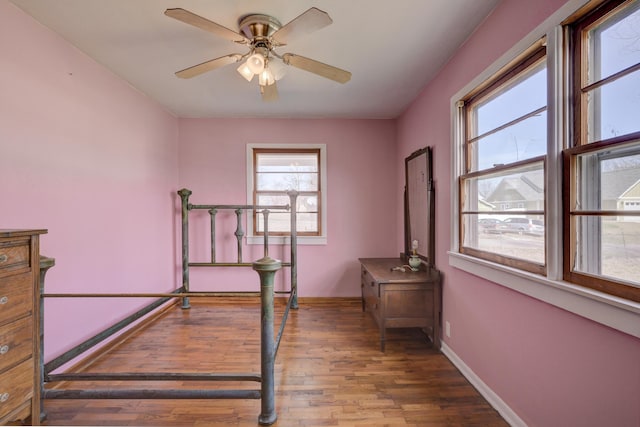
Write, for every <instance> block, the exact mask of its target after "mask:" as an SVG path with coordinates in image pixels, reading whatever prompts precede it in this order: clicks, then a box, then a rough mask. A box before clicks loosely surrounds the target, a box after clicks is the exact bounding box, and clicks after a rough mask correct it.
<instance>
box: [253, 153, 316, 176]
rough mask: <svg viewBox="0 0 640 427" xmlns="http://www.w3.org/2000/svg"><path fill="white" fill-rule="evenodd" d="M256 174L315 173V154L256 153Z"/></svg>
mask: <svg viewBox="0 0 640 427" xmlns="http://www.w3.org/2000/svg"><path fill="white" fill-rule="evenodd" d="M256 163H257V165H256V168H257V169H256V170H257V171H258V172H317V171H318V154H317V153H258V154H257V156H256Z"/></svg>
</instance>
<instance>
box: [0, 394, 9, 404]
mask: <svg viewBox="0 0 640 427" xmlns="http://www.w3.org/2000/svg"><path fill="white" fill-rule="evenodd" d="M7 400H9V393H2V394H0V402H2V403H4V402H6V401H7Z"/></svg>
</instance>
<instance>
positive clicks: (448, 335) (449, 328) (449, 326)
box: [444, 320, 451, 338]
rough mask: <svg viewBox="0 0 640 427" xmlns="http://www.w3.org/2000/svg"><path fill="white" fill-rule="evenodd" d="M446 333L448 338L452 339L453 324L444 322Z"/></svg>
mask: <svg viewBox="0 0 640 427" xmlns="http://www.w3.org/2000/svg"><path fill="white" fill-rule="evenodd" d="M444 333H445V335H446V336H447V338H451V323H449V321H448V320H447V321H445V322H444Z"/></svg>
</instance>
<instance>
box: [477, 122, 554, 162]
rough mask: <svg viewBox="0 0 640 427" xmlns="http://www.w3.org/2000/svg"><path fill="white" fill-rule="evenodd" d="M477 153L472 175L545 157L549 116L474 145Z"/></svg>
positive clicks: (489, 137) (524, 123)
mask: <svg viewBox="0 0 640 427" xmlns="http://www.w3.org/2000/svg"><path fill="white" fill-rule="evenodd" d="M470 146H471V150H470V152H471V153H474V152H475V150H477V160H476V159H474V160H475V162H474V163H477V165H476V164H472V165H471V172H473V171H477V170H484V169H489V168H492V167H494V166H496V165H504V164H509V163H513V162H517V161H520V160H526V159H530V158H533V157H537V156H541V155H544V154H546V152H547V113H546V111H545V112H542V113H540V114H539V115H536V116H533V117H529V118H527V119H526V120H523V121H522V122H519V123H516V124H515V125H512V126H509V127H508V128H505V129H503V130H501V131H499V132H496V133H492V134H490V135H488V136H486V137H484V138H480V139H479V140H477V141H475V142H473V143H472V144H470Z"/></svg>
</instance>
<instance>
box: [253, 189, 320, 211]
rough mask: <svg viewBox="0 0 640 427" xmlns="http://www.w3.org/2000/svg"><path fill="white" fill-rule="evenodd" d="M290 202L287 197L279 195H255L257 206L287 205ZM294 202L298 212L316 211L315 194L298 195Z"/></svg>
mask: <svg viewBox="0 0 640 427" xmlns="http://www.w3.org/2000/svg"><path fill="white" fill-rule="evenodd" d="M290 201H291V199H289V196H288V195H286V194H281V193H276V194H274V193H259V194H258V195H257V204H258V205H288V204H289V202H290ZM296 202H297V205H298V212H317V211H318V196H317V195H315V194H312V195H309V194H299V195H298V198H297V200H296Z"/></svg>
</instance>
